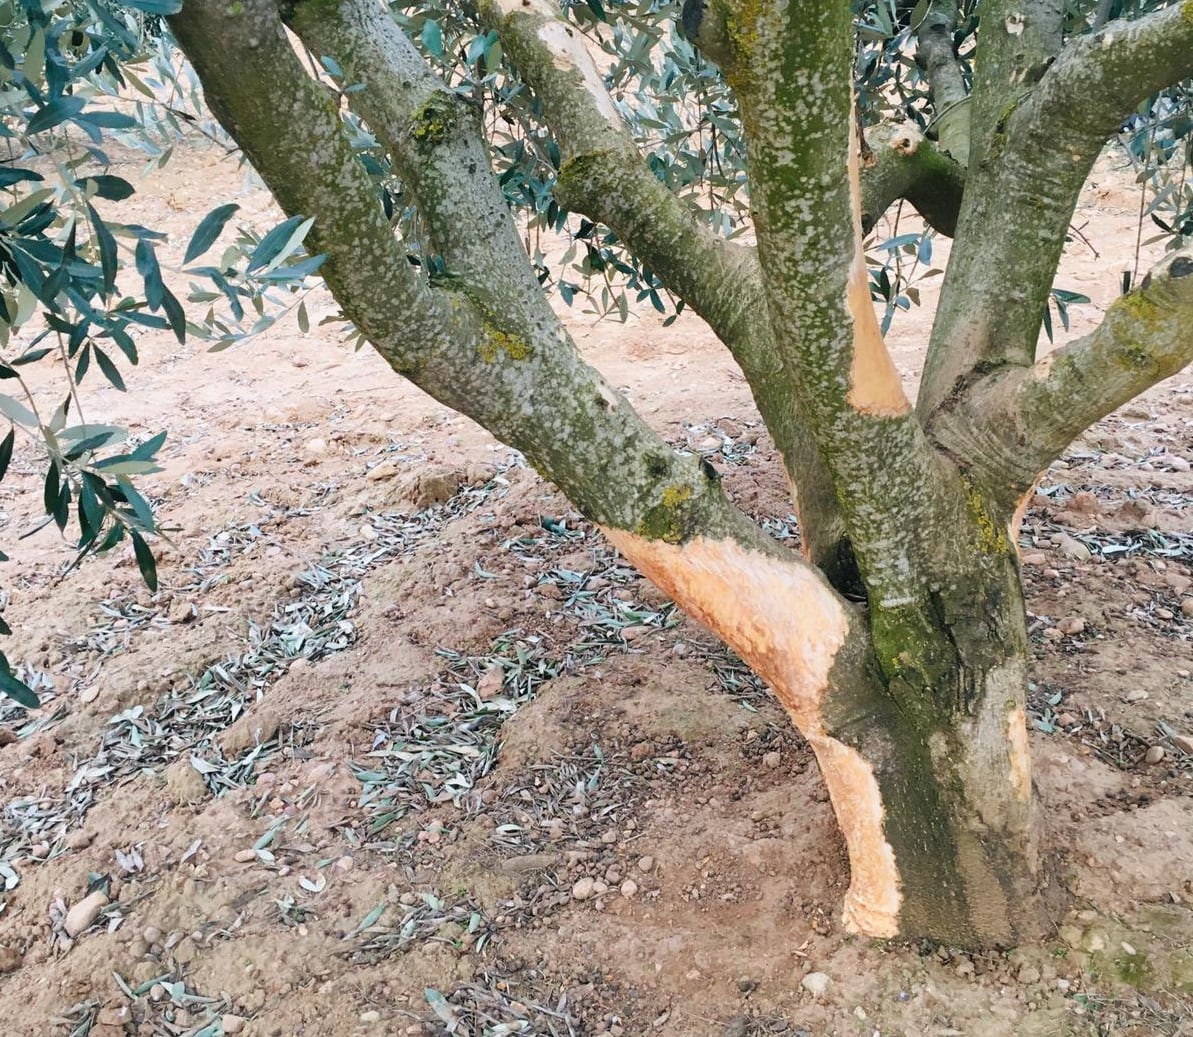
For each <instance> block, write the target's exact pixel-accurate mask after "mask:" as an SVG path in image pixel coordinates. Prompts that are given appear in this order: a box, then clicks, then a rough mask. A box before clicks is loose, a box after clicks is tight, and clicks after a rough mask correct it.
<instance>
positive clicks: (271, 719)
mask: <svg viewBox="0 0 1193 1037" xmlns="http://www.w3.org/2000/svg"><path fill="white" fill-rule="evenodd" d="M281 726H282V718H281V715H280V714H279V713H278V712H277V710H275V709H269V708H264V709H254V710H252V711H251V712H249V713H246V714H245V715H244V716H242V717H241V718H240V719H239V720H237V721H236V723H234V724H233V725H232V726H231V727H229V728H228V729H227V730H226V731H225V732H224V733H223V735H222V736H221V737H220V745H221V747H222V748H223V750H224V752H225V753H226V754H227V755H228V756H235V755H236V754H238V753H241V752H244V751H245V750H246V749H252V748H253V747H254V746H256V745H261V744H262V743H264V742H269V741H272V739H273V737H274V736H275V735H276V734H277V733H278V730H279V729H280V728H281Z"/></svg>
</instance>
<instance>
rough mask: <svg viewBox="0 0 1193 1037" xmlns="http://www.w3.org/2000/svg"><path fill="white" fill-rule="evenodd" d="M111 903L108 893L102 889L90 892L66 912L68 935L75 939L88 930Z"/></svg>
mask: <svg viewBox="0 0 1193 1037" xmlns="http://www.w3.org/2000/svg"><path fill="white" fill-rule="evenodd" d="M109 903H110V901H109V900H108V895H107V894H106V893H105V892H104V891H103V890H102V889H97V890H94V891H93V892H91V893H88V894H87V895H86V896H85V897H84V898H83V899H82V900H80V901H79V902H78V903H77V904H75V906H74V907H72V908H71V909H70V910H69V911H67V912H66V918H65V919H64V920H63V922H62V928H63V929H65V930H66V935H67V936H69V937H70V938H71V939H72V940H73V939H74V938H75V937H76V936H78V935H79V934H80V933H83V932H86V931H87V930H88V929H90V928H91V926H92V924H93V923H94V922H95V920H96V919H97V918H98V917H99V913H100V912H101V911H102V910H103V909H104V908H105V907H107V906H108V904H109Z"/></svg>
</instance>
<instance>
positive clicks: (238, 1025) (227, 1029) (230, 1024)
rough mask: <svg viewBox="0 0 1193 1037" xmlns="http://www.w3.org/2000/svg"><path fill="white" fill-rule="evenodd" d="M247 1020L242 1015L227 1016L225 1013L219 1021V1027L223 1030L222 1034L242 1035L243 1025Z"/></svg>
mask: <svg viewBox="0 0 1193 1037" xmlns="http://www.w3.org/2000/svg"><path fill="white" fill-rule="evenodd" d="M247 1022H248V1020H247V1019H246V1018H245V1017H244V1016H243V1015H228V1014H226V1013H225V1015H224V1017H223V1018H222V1019H221V1020H220V1025H221V1026H222V1027H223V1028H224V1033H244V1027H245V1023H247Z"/></svg>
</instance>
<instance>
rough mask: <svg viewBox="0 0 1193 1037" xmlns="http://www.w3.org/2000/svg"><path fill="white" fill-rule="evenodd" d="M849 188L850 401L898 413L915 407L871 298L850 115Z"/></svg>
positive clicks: (867, 410)
mask: <svg viewBox="0 0 1193 1037" xmlns="http://www.w3.org/2000/svg"><path fill="white" fill-rule="evenodd" d="M850 128H851V133H850V144H849V189H850V194H851V195H852V197H853V227H854V241H853V257H854V258H853V268H852V270H851V271H850V275H849V288H848V290H847V292H846V304H847V305H848V307H849V312H850V314H851V315H852V316H853V360H852V362H851V364H850V369H849V382H850V384H849V396H848V397H847V399H848V401H849V405H850V406H851V407H853V408H854V409H855V410H859V411H861V412H862V413H864V414H872V415H874V416H876V417H898V416H899V415H901V414H906V413H907V412H908V411H910V410H911V403H910V402H909V401H908V399H907V394H906V393H905V392H904V391H903V382H902V379H900V377H899V371H898V369H897V368H896V367H895V362H894V361H893V360H892V359H891V355H890V353H889V352H887V348H886V343H885V342H883V340H882V331H881V330H880V329H879V327H878V317H877V316H875V313H874V304H873V303H872V302H871V301H870V278H869V275H868V274H867V273H866V254H865V251H864V250H863V248H862V192H861V182H860V180H859V171H858V151H859V139H858V133H857V125H856V120H855V119H854V118H853V116H852V114H851V116H850Z"/></svg>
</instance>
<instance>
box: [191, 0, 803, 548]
mask: <svg viewBox="0 0 1193 1037" xmlns="http://www.w3.org/2000/svg"><path fill="white" fill-rule="evenodd" d="M273 3H274V0H242V2H241V3H237V4H233V5H229V4H226V3H224V2H223V0H188V3H187V4H186V5H185V7H184V9H183V10H182V12H181V13H179V14H178V15H175V16H173V17H171V19H170V24H171V27H172V29H173V31H174V34H175V36H176V38H177V39H178V41H179V43H180V45H181V46H182V48H183V50H184V51H185V53H186V55H187V57H188V58H189V59H190V61H191V63H192V64H193V65H194V67H195V70H196V71H197V72H198V74H199V77H200V80H201V81H202V83H203V87H204V93H205V95H206V98H207V102H208V104H209V106H210V107H211V109H212V112H213V113H214V114H215V115H216V117H217V118H218V119H219V120H220V122H221V123H222V124H223V125H224V127H225V128H226V129H227V130H228V131H229V133H231V134H232V136H233V137H234V138H235V139H236V141H237V143H238V144H239V145H240V146H241V147H242V149H243V150H244V152H245V154H246V156H247V157H248V159H249V160H250V162H251V163H252V164H253V166H254V168H255V169H256V170H257V171H258V173H260V174H261V176H262V178H263V179H264V180H265V183H266V184H267V185H268V187H269V188H270V190H271V191H272V192H273V194H274V197H275V198H277V200H278V202H279V203H280V204H281V206H282V208H283V209H284V210H285V211H286V212H287V214H291V215H293V214H299V213H301V214H305V215H308V216H312V217H314V220H315V223H314V226H313V228H312V231H311V239H310V244H311V247H312V249H314V250H315V251H320V252H322V253H324V254H325V255H326V256H327V259H326V262H325V263H324V265H323V268H322V270H321V273H322V274H323V276H324V278H325V280H326V282H327V284H328V287H329V288H330V289H331V291H332V293H333V295H334V296H335V298H336V301H337V302H338V303H339V304H340V306H341V308H342V309H343V311H344V313H345V314H346V315H347V316H348V318H349V319H350V320H352V321H353V322H354V323H355V324H356V326H357V327H358V328H359V329H360V330H361V331H362V332H363V333H364V334H365V335H366V336H367V338H368V339H369V341H370V342H371V343H372V344H373V346H374V348H375V349H376V350H377V351H378V353H380V355H381V356H382V357H384V358H385V360H386V361H387V362H388V363H389V364H390V366H391V367H393V368H394V369H395V370H396V371H398V372H399V373H400V374H403V375H405V376H406V377H408V378H410V379H411V380H412V381H413V382H415V383H416V384H417V385H419V386H420V387H421V388H422V389H424V390H425V391H426V392H428V393H430V394H431V395H432V396H434V397H435V398H436V399H438V400H440V401H441V402H443V403H445V404H446V405H447V406H449V407H452V408H453V409H455V410H458V411H459V412H461V413H463V414H466V415H468V416H470V417H472V418H474V419H475V420H477V421H478V422H480V423H481V424H482V425H484V426H485V427H486V428H487V429H489V430H490V431H492V432H493V433H494V434H495V435H496V436H498V437H499V438H501V439H502V440H504V441H505V442H507V443H509V444H510V445H512V446H514V447H516V448H517V449H519V450H521V451H522V452H523V453H524V454H525V455H526V456H527V458H528V459H529V460H530V461H531V463H532V464H533V465H534V466H535V467H536V468H537V469H538V470H539V471H541V472H542V473H543V474H544V475H546V476H547V477H549V478H551V479H553V480H554V481H555V482H556V483H557V484H558V485H559V486H560V488H561V489H562V490H563V491H564V493H566V494H567V495H568V496H569V497H570V498H571V500H572V501H573V502H575V503H576V505H577V506H578V507H579V508H580V509H581V510H582V511H583V512H584V513H585V514H586V515H588V516H589V517H590V518H592V519H593V520H594V521H597V522H599V523H601V524H602V525H604V526H606V527H608V528H613V529H621V530H629V531H634V532H635V533H636V534H638V535H640V536H642V537H643V538H645V539H647V540H652V539H656V538H658V539H662V540H664V541H666V542H668V543H679V542H682V541H685V540H687V539H688V538H690V537H692V536H696V535H702V536H707V537H713V538H717V537H727V536H728V537H732V538H734V539H736V540H737V541H739V542H742V543H746V544H749V545H751V549H752V550H757V551H762V552H764V553H765V552H774V551H779V552H780V553H782V552H781V549H779V548H778V547H777V546H775V545H774V544H773V543H772V542H770V541H769V538H767V537H765V535H763V534H762V533H761V532H760V531H759V530H758V529H757V527H756V526H754V524H753V523H751V522H749V521H748V520H747V519H745V518H744V516H742V515H741V514H740V513H739V512H738V511H737V510H736V509H735V508H733V507H732V505H730V504H729V502H728V501H727V500H726V498H725V495H724V493H723V491H722V490H721V488H720V485H719V482H718V481H717V480H716V479H714V478H712V477H710V476H709V475H708V474H707V473H706V472H705V471H704V470H703V469H702V467H701V466H700V464H699V462H698V460H697V459H696V458H694V457H691V456H687V455H681V454H679V453H677V452H676V451H674V450H672V449H671V448H670V447H668V446H667V444H665V443H664V442H663V441H662V440H661V439H660V438H659V437H658V436H657V435H656V434H655V433H654V432H653V431H652V430H651V429H650V428H649V427H648V426H647V425H646V424H645V423H644V422H643V421H642V420H641V418H640V417H639V416H638V415H637V414H636V413H635V412H634V410H633V409H632V408H631V407H630V406H629V404H628V403H627V402H626V400H625V399H624V398H623V397H622V396H620V394H618V393H617V392H616V391H615V390H614V389H613V388H612V387H611V386H610V385H609V384H608V383H607V382H606V381H605V380H604V379H603V378H602V377H601V376H600V375H599V374H598V373H597V372H596V371H594V370H593V369H592V368H591V367H589V366H588V365H586V364H584V363H583V362H582V361H581V360H580V358H579V356H578V354H577V353H576V350H575V347H574V344H573V343H572V342H571V340H570V339H569V338H568V336H567V335H566V334H565V333H564V332H563V330H562V329H561V328H560V326H559V324H558V321H557V320H556V319H555V318H554V316H553V314H551V313H550V310H549V307H546V306H545V305H544V306H543V309H544V316H543V318H542V320H541V321H537V320H530V321H527V322H526V323H527V324H528V326H527V327H526V328H525V329H523V328H522V327H520V326H519V325H520V323H521V321H519V320H518V318H517V316H516V315H515V317H514V318H513V319H510V320H506V319H505V317H506V316H507V315H505V314H498V315H489V314H487V313H486V312H485V311H484V308H483V307H479V308H478V306H477V305H476V304H475V303H474V302H473V301H472V299H470V298H469V297H468V295H467V294H463V293H460V292H456V291H451V290H437V289H432V288H430V287H429V286H428V285H427V284H426V283H425V282H424V281H423V280H422V278H421V276H420V275H419V274H418V273H417V271H416V268H414V267H412V266H411V265H410V263H409V262H408V261H407V258H406V254H405V250H404V249H403V248H402V247H401V244H400V242H399V241H397V240H396V239H395V237H394V236H393V233H392V231H391V230H390V227H389V224H388V222H387V221H386V219H385V215H384V212H383V210H382V208H381V204H380V200H379V198H378V196H377V192H376V189H375V187H374V185H373V183H372V182H371V181H370V179H369V177H368V175H367V174H366V172H365V170H364V168H363V166H362V165H361V164H360V162H359V161H358V159H357V157H356V155H355V154H354V152H353V150H352V147H351V145H350V143H349V142H348V140H347V137H346V135H345V134H344V133H343V127H342V124H341V121H340V119H339V117H338V114H337V112H336V110H335V107H334V106H333V105H332V104H330V103H329V98H328V95H327V92H326V91H325V90H324V89H323V88H322V87H321V86H320V85H319V84H317V83H316V82H315V81H314V80H313V79H311V77H310V76H309V75H308V74H307V73H306V71H305V70H304V69H303V67H302V65H301V64H300V62H299V61H298V58H297V55H296V54H295V52H294V49H293V47H292V46H291V43H290V41H289V39H288V38H287V36H286V34H285V31H284V29H283V27H282V24H281V21H280V20H279V17H278V12H277V10H276V8H275V7H274V6H273ZM345 9H346V10H348V9H349V8H345ZM351 9H354V8H351ZM358 28H359V26H358ZM357 42H362V43H363V42H364V41H357ZM412 129H413V134H412V135H413V136H415V137H416V138H417V137H418V133H419V129H422V130H423V138H424V139H423V140H422V141H417V139H416V144H425V143H434V142H435V141H434V139H433V138H435V137H436V136H437V131H435V130H434V129H433V128H432V127H431V126H430V125H428V124H427V123H426V122H422V123H418V124H416V125H415V126H414V127H412ZM434 167H435V163H434V162H433V161H428V163H427V168H428V170H433V169H434ZM453 175H454V176H456V177H460V178H463V179H465V180H467V176H468V171H467V170H465V169H458V170H456V171H455V172H454V174H453ZM430 187H431V185H430V184H425V185H424V197H430V196H431V195H430V194H428V193H427V189H428V188H430ZM432 194H433V190H432ZM501 218H503V219H505V220H511V217H510V215H509V213H508V211H503V212H502V213H501ZM514 258H515V257H513V256H510V255H508V254H504V255H503V254H497V253H494V254H493V255H492V257H491V264H490V270H491V274H492V276H493V278H494V280H495V281H496V280H499V279H500V278H501V277H503V276H504V275H503V272H502V270H501V268H502V267H503V266H508V265H509V264H510V262H511V259H514ZM520 261H521V262H524V263H528V260H526V259H525V257H524V254H522V256H521V259H520ZM477 262H479V256H478V257H477ZM534 294H535V295H536V296H539V297H541V289H540V288H539V287H538V285H537V283H536V284H535V285H534ZM530 312H531V311H530V309H529V303H526V304H525V305H523V306H522V307H521V308H520V313H521V314H528V313H530Z"/></svg>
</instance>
